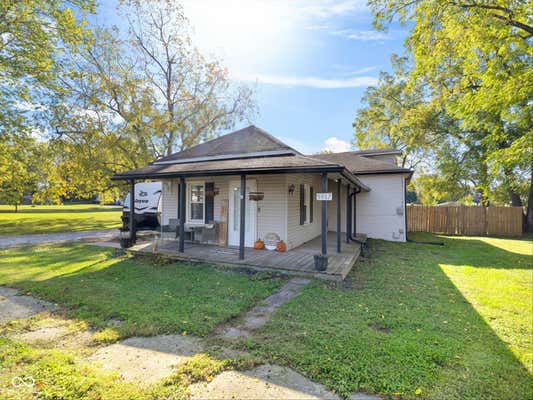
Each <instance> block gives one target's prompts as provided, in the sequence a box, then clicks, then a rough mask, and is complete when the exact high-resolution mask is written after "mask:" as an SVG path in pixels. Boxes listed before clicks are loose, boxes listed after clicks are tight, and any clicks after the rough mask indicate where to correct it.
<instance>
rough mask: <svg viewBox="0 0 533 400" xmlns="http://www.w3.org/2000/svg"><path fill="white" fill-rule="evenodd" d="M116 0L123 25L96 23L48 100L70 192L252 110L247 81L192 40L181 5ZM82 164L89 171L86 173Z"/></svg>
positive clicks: (96, 188)
mask: <svg viewBox="0 0 533 400" xmlns="http://www.w3.org/2000/svg"><path fill="white" fill-rule="evenodd" d="M123 7H125V13H124V17H125V19H126V20H127V21H128V27H129V28H128V32H127V33H126V34H125V33H124V32H120V31H118V29H117V28H113V30H105V29H101V28H94V29H93V31H94V35H93V37H92V39H91V41H90V42H88V43H87V44H86V45H85V46H83V48H81V49H80V51H79V53H78V54H77V56H76V57H75V58H74V59H73V60H72V64H71V66H70V67H69V68H68V69H69V70H72V71H73V72H72V73H71V74H68V75H65V76H64V78H63V80H62V84H63V86H64V87H65V88H67V89H68V90H67V91H66V93H65V94H64V95H63V96H62V97H61V98H56V99H54V102H53V104H51V105H50V107H49V110H50V121H51V128H52V130H53V131H54V132H55V137H54V142H55V146H57V147H61V148H62V153H63V154H64V155H68V159H65V160H64V162H63V164H62V168H63V170H64V171H65V174H66V175H68V180H69V190H70V191H75V192H76V193H82V192H84V191H86V194H94V193H98V192H105V191H107V190H110V189H112V187H113V186H112V183H111V181H110V180H109V176H110V175H112V174H113V173H115V172H117V171H121V170H126V169H131V168H137V167H140V166H142V165H145V164H147V163H149V162H151V161H153V160H154V159H155V158H159V157H162V156H165V155H168V154H170V153H172V152H174V151H176V150H183V149H185V148H187V147H190V146H193V145H195V144H198V143H199V142H200V141H203V140H207V139H210V138H212V137H213V136H214V135H216V133H217V131H220V130H223V129H227V128H231V127H232V126H233V125H234V124H235V122H237V121H240V120H243V119H246V118H247V117H248V116H251V115H253V112H254V111H255V105H254V103H253V101H252V92H251V90H250V89H249V88H247V87H244V86H242V87H241V86H235V85H233V84H232V83H231V82H230V80H229V78H228V74H227V71H226V69H225V68H223V67H222V65H221V63H220V62H219V61H218V60H208V59H206V58H205V57H204V56H202V55H201V54H200V52H199V51H198V50H197V49H196V48H195V47H194V45H193V43H192V40H191V38H190V34H189V30H190V28H189V25H188V21H187V19H186V18H185V16H184V15H183V12H182V9H181V7H180V6H178V5H175V4H174V2H167V1H153V0H152V1H148V2H137V1H129V2H125V3H124V5H123ZM76 165H77V168H79V170H80V174H79V175H76V173H75V170H76ZM89 165H90V166H91V168H90V170H91V171H94V172H93V173H92V174H91V175H90V176H84V173H83V171H85V170H86V169H85V168H86V167H87V166H89ZM66 171H68V172H66ZM90 191H92V192H90Z"/></svg>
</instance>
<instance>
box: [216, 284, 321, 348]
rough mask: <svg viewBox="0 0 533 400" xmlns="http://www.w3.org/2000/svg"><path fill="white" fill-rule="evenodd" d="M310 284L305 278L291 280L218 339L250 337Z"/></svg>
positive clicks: (228, 328)
mask: <svg viewBox="0 0 533 400" xmlns="http://www.w3.org/2000/svg"><path fill="white" fill-rule="evenodd" d="M309 282H311V281H310V280H309V279H305V278H293V279H291V280H290V281H289V282H287V283H286V284H285V286H283V287H282V288H281V289H280V291H279V292H277V293H275V294H273V295H272V296H270V297H268V298H266V299H265V300H263V301H262V302H261V303H259V304H258V305H257V306H255V307H254V308H252V309H251V310H250V311H249V312H248V313H247V314H246V315H245V317H244V320H243V321H242V322H241V323H240V324H238V325H237V326H230V327H227V328H225V329H224V330H223V331H222V334H221V335H220V337H222V338H223V339H230V340H232V339H240V338H243V337H247V336H251V334H252V332H253V331H254V330H256V329H259V328H260V327H262V326H263V325H265V324H266V323H267V322H268V320H269V319H270V316H271V315H272V314H273V313H274V311H276V309H278V308H279V307H281V306H282V305H283V304H285V303H286V302H288V301H289V300H290V299H292V298H293V297H294V296H297V295H298V294H300V291H301V290H302V288H303V287H304V286H305V285H307V284H308V283H309Z"/></svg>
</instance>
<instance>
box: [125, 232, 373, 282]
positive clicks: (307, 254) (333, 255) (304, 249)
mask: <svg viewBox="0 0 533 400" xmlns="http://www.w3.org/2000/svg"><path fill="white" fill-rule="evenodd" d="M360 239H361V240H362V241H364V240H365V239H366V237H362V236H361V237H360ZM320 248H321V241H320V237H317V238H315V239H313V240H311V241H309V242H307V243H304V244H303V245H301V246H299V247H296V248H294V249H292V250H290V251H287V252H284V253H278V252H276V251H268V250H256V249H253V248H246V251H245V255H244V260H239V249H238V248H232V247H219V246H215V245H206V244H197V243H194V244H192V243H186V244H185V253H182V254H180V253H179V252H178V242H177V241H175V240H157V241H149V242H140V243H139V242H138V243H137V244H136V245H135V246H133V247H130V248H129V249H128V250H129V251H131V252H134V253H145V254H146V253H149V254H153V253H157V254H163V255H165V256H167V257H170V258H172V259H175V260H187V261H192V262H205V263H209V264H218V265H224V266H229V267H240V268H243V267H245V268H247V267H249V268H252V269H257V270H263V271H275V272H281V273H286V274H291V275H300V276H312V277H316V278H322V279H328V280H343V279H344V278H345V277H346V275H347V274H348V272H350V270H351V269H352V267H353V265H354V264H355V262H356V261H357V259H358V258H359V255H360V252H361V246H360V244H358V243H353V242H350V243H349V244H348V243H346V240H345V236H344V235H343V242H342V252H341V253H337V235H336V233H334V232H329V233H328V258H329V259H328V268H327V269H326V271H316V270H315V268H314V257H313V256H314V255H315V254H320Z"/></svg>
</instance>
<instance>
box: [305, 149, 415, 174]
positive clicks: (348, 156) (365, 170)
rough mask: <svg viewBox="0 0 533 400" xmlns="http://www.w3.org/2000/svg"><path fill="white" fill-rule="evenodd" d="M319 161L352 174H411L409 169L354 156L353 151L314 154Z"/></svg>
mask: <svg viewBox="0 0 533 400" xmlns="http://www.w3.org/2000/svg"><path fill="white" fill-rule="evenodd" d="M312 157H313V158H317V159H319V160H323V161H327V162H331V163H335V164H340V165H344V166H345V167H346V168H347V169H348V170H349V171H350V172H351V173H353V174H356V175H357V174H369V173H394V172H397V173H411V172H412V171H411V170H410V169H406V168H402V167H398V166H397V165H394V164H390V163H386V162H383V161H378V160H373V159H371V158H366V157H362V156H359V155H357V154H354V152H353V151H347V152H344V153H329V154H315V155H313V156H312Z"/></svg>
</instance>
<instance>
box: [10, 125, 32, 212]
mask: <svg viewBox="0 0 533 400" xmlns="http://www.w3.org/2000/svg"><path fill="white" fill-rule="evenodd" d="M38 153H39V146H38V143H37V142H36V141H35V139H34V138H32V137H31V134H29V133H28V132H19V133H18V134H16V135H14V134H7V133H5V132H4V134H3V135H2V136H1V137H0V202H2V203H5V204H9V205H12V206H14V207H15V211H18V206H19V205H21V204H22V202H23V198H24V195H25V194H27V193H31V192H33V191H35V190H36V189H37V185H38V182H39V173H40V168H39V167H40V166H39V165H38V164H39V161H40V158H39V157H38Z"/></svg>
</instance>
